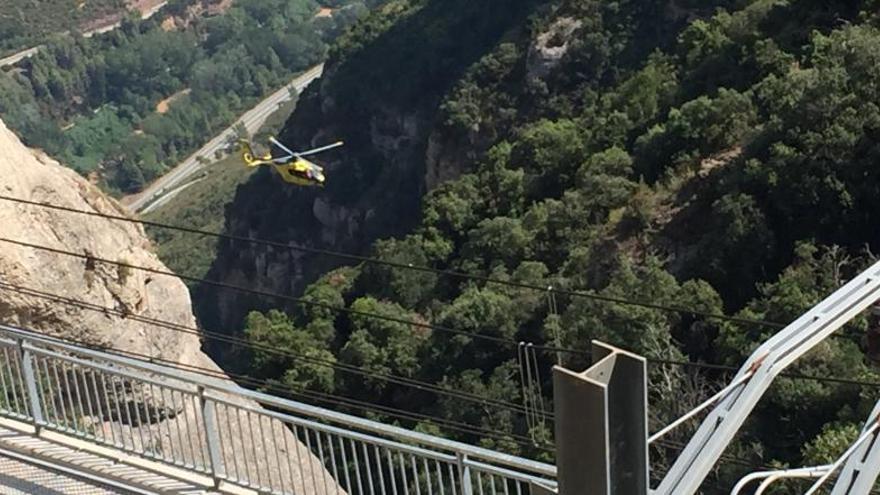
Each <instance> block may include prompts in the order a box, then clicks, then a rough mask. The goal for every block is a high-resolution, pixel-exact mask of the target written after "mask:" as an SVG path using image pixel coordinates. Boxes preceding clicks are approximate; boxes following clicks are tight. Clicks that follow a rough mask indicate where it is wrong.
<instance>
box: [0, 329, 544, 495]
mask: <svg viewBox="0 0 880 495" xmlns="http://www.w3.org/2000/svg"><path fill="white" fill-rule="evenodd" d="M0 416H6V417H9V418H12V419H16V420H19V421H26V422H30V423H32V424H33V425H34V427H35V428H36V429H37V432H39V431H41V430H43V429H47V430H53V431H57V432H61V433H64V434H67V435H71V436H74V437H78V438H81V439H85V440H87V441H90V442H94V443H96V444H100V445H104V446H108V447H113V448H116V449H119V450H122V451H125V452H127V453H130V454H135V455H138V456H142V457H144V458H148V459H151V460H153V461H157V462H160V463H164V464H168V465H171V466H177V467H180V468H184V469H187V470H191V471H194V472H198V473H201V474H204V475H207V476H210V477H211V478H213V480H214V482H215V484H216V485H219V484H220V483H221V482H228V483H232V484H235V485H239V486H243V487H248V488H253V489H255V490H257V491H259V492H261V493H272V494H280V495H286V494H296V495H310V494H316V495H330V494H337V493H339V494H342V493H347V494H352V495H487V494H489V495H501V494H503V495H513V494H515V495H530V494H531V493H533V492H532V488H533V486H534V485H539V486H542V487H544V488H549V489H551V490H552V489H555V487H556V481H555V475H556V468H555V466H552V465H549V464H544V463H539V462H536V461H532V460H528V459H523V458H520V457H515V456H511V455H507V454H502V453H499V452H495V451H491V450H487V449H483V448H480V447H475V446H472V445H468V444H463V443H459V442H454V441H451V440H447V439H443V438H439V437H434V436H430V435H424V434H421V433H417V432H413V431H410V430H406V429H402V428H398V427H393V426H389V425H385V424H382V423H377V422H374V421H369V420H366V419H363V418H358V417H355V416H350V415H346V414H342V413H337V412H334V411H331V410H327V409H322V408H318V407H314V406H310V405H307V404H303V403H299V402H295V401H290V400H286V399H281V398H278V397H273V396H270V395H267V394H262V393H259V392H254V391H251V390H246V389H243V388H240V387H237V386H235V385H232V384H230V383H229V382H226V381H222V380H215V379H212V378H207V377H204V376H200V375H194V374H190V373H186V372H183V371H180V370H177V369H172V368H167V367H163V366H158V365H155V364H152V363H148V362H145V361H140V360H134V359H130V358H126V357H121V356H118V355H115V354H108V353H104V352H100V351H96V350H92V349H87V348H83V347H79V346H76V345H72V344H68V343H65V342H64V341H62V340H59V339H55V338H51V337H47V336H43V335H39V334H35V333H33V332H30V331H27V330H22V329H18V328H13V327H9V326H3V325H0Z"/></svg>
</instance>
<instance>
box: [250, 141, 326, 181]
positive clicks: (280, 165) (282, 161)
mask: <svg viewBox="0 0 880 495" xmlns="http://www.w3.org/2000/svg"><path fill="white" fill-rule="evenodd" d="M269 141H270V142H271V143H272V144H274V145H275V146H277V147H279V148H281V149H282V150H284V152H285V153H287V154H286V155H283V156H276V157H273V156H272V152H271V151H270V152H268V153H266V154H265V155H262V156H257V155H256V154H255V153H254V151H253V149H251V143H250V141H248V140H246V139H240V140H239V142H240V143H241V146H242V156H241V157H242V159H243V160H244V163H245V164H247V166H248V167H259V166H260V165H272V166H273V167H275V170H277V171H278V173H279V174H281V178H282V179H284V181H285V182H289V183H291V184H296V185H298V186H323V185H324V180H325V177H324V168H323V167H321V166H319V165H316V164H314V163H312V162H310V161H308V160H306V159H304V158H303V157H304V156H311V155H316V154H318V153H323V152H325V151H328V150H332V149H333V148H338V147H340V146H342V144H343V143H342V141H337V142H335V143H333V144H330V145H327V146H322V147H320V148H315V149H311V150H308V151H302V152H299V151H293V150H291V149H290V148H288V147H287V146H284V145H283V144H281V143H280V142H278V140H277V139H275V138H274V137H270V138H269Z"/></svg>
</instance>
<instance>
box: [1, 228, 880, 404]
mask: <svg viewBox="0 0 880 495" xmlns="http://www.w3.org/2000/svg"><path fill="white" fill-rule="evenodd" d="M0 242H6V243H9V244H14V245H18V246H22V247H27V248H31V249H37V250H41V251H47V252H52V253H55V254H62V255H66V256H71V257H75V258H79V259H83V260H91V261H94V262H100V263H106V264H110V265H115V266H120V267H126V268H130V269H133V270H141V271H145V272H148V273H153V274H157V275H165V276H169V277H175V278H180V279H182V280H188V281H192V282H198V283H203V284H205V285H211V286H216V287H220V288H225V289H230V290H235V291H238V292H242V293H247V294H253V295H259V296H262V297H272V298H277V299H281V300H286V301H291V302H294V303H298V304H304V305H311V306H316V307H321V308H325V309H328V310H331V311H335V312H339V313H345V314H353V315H356V316H363V317H365V318H374V319H378V320H385V321H390V322H394V323H401V324H405V325H411V326H416V327H420V328H427V329H430V330H437V331H442V332H447V333H452V334H456V335H463V336H467V337H471V338H475V339H484V340H488V341H492V342H496V343H505V344H511V345H518V344H519V342H518V341H516V340H513V339H505V338H501V337H494V336H490V335H485V334H480V333H473V332H467V331H464V330H459V329H455V328H450V327H445V326H441V325H434V324H430V323H423V322H419V321H411V320H405V319H402V318H395V317H391V316H385V315H378V314H375V313H369V312H365V311H358V310H354V309H350V308H344V307H338V306H334V305H332V304H326V303H322V302H319V301H311V300H308V299H303V298H298V297H293V296H288V295H285V294H277V293H272V292H266V291H260V290H254V289H248V288H245V287H240V286H236V285H231V284H226V283H223V282H216V281H213V280H206V279H200V278H197V277H190V276H187V275H178V274H176V273H174V272H170V271H164V270H158V269H155V268H148V267H143V266H139V265H132V264H130V263H124V262H121V261H113V260H108V259H105V258H100V257H97V256H93V255H89V254H80V253H75V252H72V251H65V250H63V249H58V248H53V247H49V246H42V245H39V244H32V243H28V242H23V241H18V240H14V239H8V238H4V237H0ZM534 347H535V349H538V350H542V351H545V352H566V353H569V354H578V355H584V356H589V355H590V353H589V352H586V351H581V350H576V349H565V348H557V347H552V346H542V345H535V346H534ZM648 360H649V361H655V362H656V360H655V359H653V358H648ZM677 364H681V365H684V364H687V365H688V366H697V367H703V368H709V367H711V368H714V369H718V368H719V366H721V365H706V364H701V363H684V362H680V363H677ZM730 368H733V367H730ZM780 376H786V377H789V378H801V379H808V380H815V381H835V382H838V383H848V384H853V385H866V386H872V387H873V386H880V384H874V383H871V384H867V383H864V382H859V381H857V380H850V379H836V378H835V379H828V378H824V377H813V376H808V375H792V374H788V373H781V374H780Z"/></svg>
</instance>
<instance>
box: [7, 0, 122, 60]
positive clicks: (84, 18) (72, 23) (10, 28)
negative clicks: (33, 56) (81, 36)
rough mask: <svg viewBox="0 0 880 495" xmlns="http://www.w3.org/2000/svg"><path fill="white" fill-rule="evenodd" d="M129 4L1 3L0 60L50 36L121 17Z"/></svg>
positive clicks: (104, 0)
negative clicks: (110, 18) (109, 18)
mask: <svg viewBox="0 0 880 495" xmlns="http://www.w3.org/2000/svg"><path fill="white" fill-rule="evenodd" d="M125 4H126V2H124V1H123V0H90V1H70V0H49V1H41V2H32V1H28V0H4V1H3V3H2V4H0V58H2V57H3V56H4V55H6V54H8V53H14V52H16V51H19V50H22V49H25V48H30V47H31V46H34V45H38V44H40V43H42V42H43V41H45V38H46V37H48V36H51V35H55V34H58V33H61V32H64V31H73V30H78V29H84V28H88V27H90V25H92V24H93V23H95V22H96V21H100V20H101V19H106V18H108V17H113V16H114V15H120V14H122V13H123V12H124V10H125Z"/></svg>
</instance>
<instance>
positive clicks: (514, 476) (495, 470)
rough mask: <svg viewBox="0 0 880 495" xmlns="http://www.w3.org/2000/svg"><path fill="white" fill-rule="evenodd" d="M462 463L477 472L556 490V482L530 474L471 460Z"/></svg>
mask: <svg viewBox="0 0 880 495" xmlns="http://www.w3.org/2000/svg"><path fill="white" fill-rule="evenodd" d="M462 463H463V464H465V465H468V466H470V467H472V468H474V469H476V470H477V471H481V472H484V473H487V474H494V475H497V476H502V477H504V478H508V479H510V480H512V481H523V482H535V483H539V484H541V485H543V486H547V487H549V488H556V480H552V479H547V478H541V477H539V476H531V475H528V474H523V473H521V472H519V471H511V470H510V469H505V468H501V467H498V466H493V465H491V464H486V463H483V462H478V461H472V460H470V459H465V460H464V461H462Z"/></svg>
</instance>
